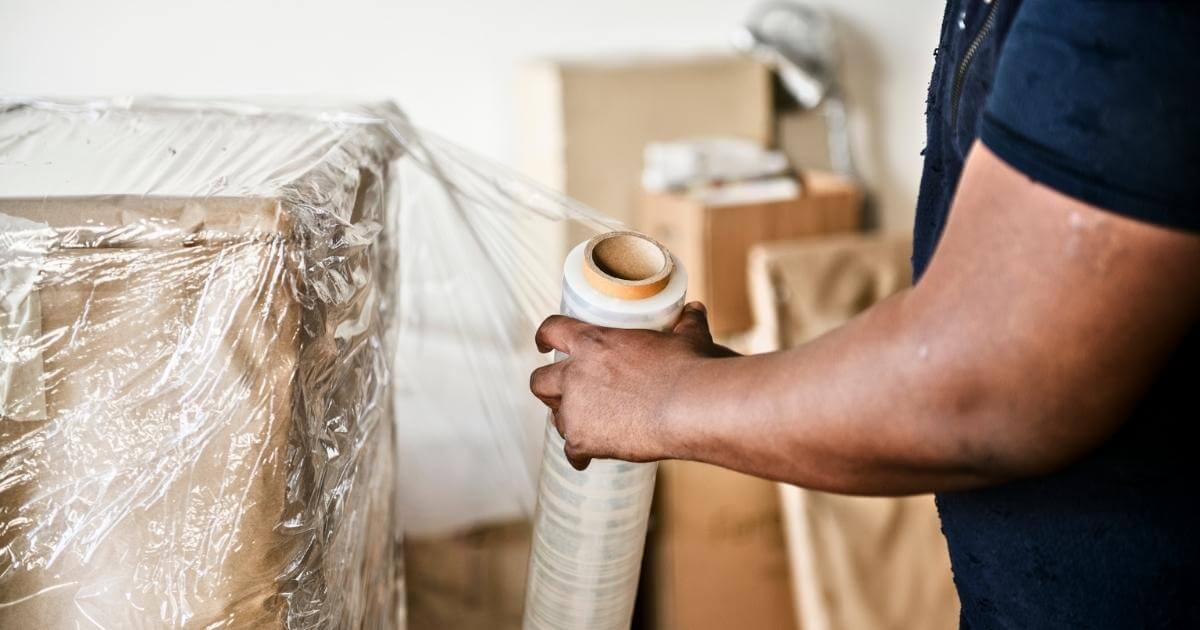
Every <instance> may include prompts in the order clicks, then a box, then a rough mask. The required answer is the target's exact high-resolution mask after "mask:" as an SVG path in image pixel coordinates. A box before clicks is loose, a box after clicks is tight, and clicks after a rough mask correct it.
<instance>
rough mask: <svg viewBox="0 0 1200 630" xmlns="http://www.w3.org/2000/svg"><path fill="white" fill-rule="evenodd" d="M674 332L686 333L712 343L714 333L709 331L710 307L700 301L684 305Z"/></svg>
mask: <svg viewBox="0 0 1200 630" xmlns="http://www.w3.org/2000/svg"><path fill="white" fill-rule="evenodd" d="M672 332H674V333H675V334H678V335H686V336H688V337H691V338H693V339H695V340H696V341H701V342H705V343H712V334H710V333H709V332H708V309H706V308H704V305H703V304H701V303H700V302H688V303H687V304H685V305H684V307H683V313H682V314H681V315H680V316H679V322H678V323H677V324H675V328H674V329H672Z"/></svg>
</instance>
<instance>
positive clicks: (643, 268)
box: [524, 232, 687, 630]
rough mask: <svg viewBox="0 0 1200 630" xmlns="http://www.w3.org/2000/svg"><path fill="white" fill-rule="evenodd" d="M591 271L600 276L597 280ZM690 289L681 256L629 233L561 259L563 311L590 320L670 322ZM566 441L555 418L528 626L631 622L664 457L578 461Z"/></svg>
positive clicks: (616, 324) (553, 628) (610, 629)
mask: <svg viewBox="0 0 1200 630" xmlns="http://www.w3.org/2000/svg"><path fill="white" fill-rule="evenodd" d="M651 244H653V246H651ZM605 245H611V247H609V249H610V250H611V251H610V252H609V253H610V255H611V257H612V258H614V259H616V264H615V265H614V264H612V263H611V262H609V263H608V264H606V262H605V261H604V260H603V259H604V254H603V253H602V252H601V251H600V250H601V248H603V247H604V246H605ZM593 250H595V251H593ZM592 261H595V262H592ZM589 262H591V265H590V266H589ZM615 266H619V267H621V268H622V271H621V272H616V271H614V267H615ZM589 269H590V270H593V271H590V272H589V271H587V270H589ZM592 273H595V274H603V277H602V279H600V280H593V279H592V278H593V276H591V274H592ZM659 276H661V277H659ZM686 292H687V272H686V271H685V270H684V268H683V266H682V265H681V264H680V263H679V261H678V260H676V259H675V258H674V256H673V255H672V254H670V253H669V252H667V250H666V249H665V248H663V247H662V246H661V245H658V244H657V243H654V242H653V241H651V240H650V239H648V238H646V237H644V236H641V235H638V234H635V233H632V232H615V233H611V234H606V235H603V236H600V237H597V238H596V239H594V240H592V241H591V242H588V243H580V244H579V245H577V246H576V247H575V248H574V249H572V250H571V253H570V254H569V255H568V256H567V258H566V261H565V262H564V263H563V289H562V293H563V298H562V313H563V314H564V315H569V316H571V317H574V318H576V319H580V320H582V321H585V322H588V323H592V324H597V325H601V326H610V327H613V328H646V329H651V330H669V329H670V328H671V327H672V326H674V325H675V322H676V321H677V320H678V319H679V314H680V312H681V311H682V309H683V300H684V295H685V293H686ZM556 358H557V359H562V358H563V356H561V355H559V356H557V357H556ZM564 445H565V442H564V440H563V438H562V436H560V435H559V434H558V431H557V430H556V429H555V428H554V426H553V425H552V424H551V423H549V422H548V423H547V427H546V438H545V450H544V453H543V459H542V472H541V479H540V483H539V491H538V505H537V511H536V515H535V518H534V530H533V546H532V551H531V553H530V559H529V576H528V581H527V587H526V588H527V590H526V593H525V621H524V628H525V630H568V629H571V628H591V629H595V630H620V629H621V628H628V627H629V623H630V619H631V617H632V615H633V604H634V598H635V596H636V595H637V583H638V576H639V574H640V573H641V566H642V551H643V548H644V547H645V543H646V525H647V523H648V521H649V518H650V502H651V500H652V499H653V496H654V478H655V475H656V473H657V471H658V464H657V463H653V462H652V463H631V462H623V461H619V460H612V459H604V460H596V461H593V462H592V463H591V465H590V466H589V467H588V468H587V469H586V470H575V469H574V468H573V467H572V466H571V464H570V463H569V462H568V461H567V458H566V455H565V454H564V452H563V448H564Z"/></svg>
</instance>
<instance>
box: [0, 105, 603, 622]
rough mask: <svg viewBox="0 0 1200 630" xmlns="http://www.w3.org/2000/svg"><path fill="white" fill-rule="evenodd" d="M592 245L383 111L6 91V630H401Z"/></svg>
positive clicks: (507, 497) (489, 509)
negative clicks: (570, 245)
mask: <svg viewBox="0 0 1200 630" xmlns="http://www.w3.org/2000/svg"><path fill="white" fill-rule="evenodd" d="M570 224H573V225H570ZM613 227H617V226H616V225H615V224H614V223H613V222H611V221H608V220H606V219H604V218H603V217H601V216H599V215H597V214H595V213H594V212H592V211H591V210H589V209H587V208H585V207H583V206H580V205H579V204H576V203H574V202H572V201H570V200H568V199H566V198H563V197H561V196H558V195H556V194H553V193H550V192H547V191H546V190H544V189H542V188H540V187H538V186H536V185H533V184H531V183H529V182H527V181H525V180H524V179H522V178H521V177H519V176H517V175H515V174H513V173H511V172H508V171H506V170H504V169H502V168H500V167H497V166H495V165H493V164H490V163H487V162H486V161H483V160H481V159H479V158H477V157H475V156H473V155H472V154H470V153H469V152H466V151H464V150H462V149H459V148H458V147H456V146H454V145H452V144H450V143H447V142H445V141H442V140H441V139H439V138H437V137H436V136H433V135H431V134H428V133H424V132H421V131H418V130H416V129H414V128H413V127H412V126H411V125H410V124H409V123H408V121H407V120H406V119H405V118H404V116H403V115H402V114H401V113H400V112H399V110H397V109H396V108H395V107H394V106H390V105H380V106H342V105H330V106H324V105H321V106H311V105H309V106H302V107H298V106H295V105H291V104H282V105H261V104H256V105H248V104H241V103H218V102H182V101H167V100H132V99H131V100H115V101H113V100H110V101H93V102H76V103H66V102H48V101H35V100H8V101H3V100H0V549H2V550H3V554H2V555H0V627H5V628H7V627H48V628H52V627H106V628H110V627H212V628H216V627H272V626H274V627H288V628H317V627H372V628H374V627H396V626H398V625H402V617H403V610H402V609H403V604H402V599H403V597H402V590H403V582H402V575H401V573H402V571H401V566H402V563H401V561H400V560H401V559H400V558H399V548H400V547H399V544H398V542H399V536H400V530H401V526H403V529H404V531H406V532H415V533H418V534H446V533H453V532H456V531H462V530H464V529H467V528H470V527H474V526H477V525H480V524H486V523H492V522H505V521H511V520H513V519H527V518H529V517H530V516H531V515H532V511H533V505H534V495H535V491H536V483H537V470H538V466H539V463H540V460H541V458H540V454H541V448H542V444H543V431H544V429H545V424H544V409H543V408H542V407H541V406H540V403H538V402H537V401H536V399H534V398H533V397H532V396H531V395H530V394H529V393H528V389H527V385H528V375H529V372H530V370H532V369H533V368H534V367H536V366H537V365H539V364H542V363H544V362H545V361H546V360H547V358H546V357H545V356H543V355H539V354H538V353H537V352H536V349H535V347H534V344H533V343H532V335H533V331H534V330H535V328H536V326H537V324H538V323H540V321H541V320H542V319H543V318H544V317H545V316H546V315H547V314H549V313H552V312H555V311H557V310H558V298H559V282H560V278H561V276H560V273H559V271H560V269H561V264H562V260H563V256H564V255H565V254H566V251H567V243H566V242H565V235H566V234H567V233H568V228H569V229H570V231H571V232H572V233H575V234H578V233H580V232H581V230H580V228H583V230H582V231H583V232H585V233H586V232H588V231H592V232H595V231H599V230H603V229H611V228H613Z"/></svg>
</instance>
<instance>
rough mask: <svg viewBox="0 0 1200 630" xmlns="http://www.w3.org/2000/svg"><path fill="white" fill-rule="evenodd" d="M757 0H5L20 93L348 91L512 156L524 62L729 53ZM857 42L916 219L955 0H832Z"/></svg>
mask: <svg viewBox="0 0 1200 630" xmlns="http://www.w3.org/2000/svg"><path fill="white" fill-rule="evenodd" d="M752 4H753V2H752V1H751V0H658V1H654V0H587V1H580V0H576V1H570V0H558V1H554V0H436V1H432V0H431V1H426V2H413V1H408V2H384V1H382V0H291V1H285V0H238V1H235V0H209V1H184V0H124V1H122V0H115V1H109V2H96V1H88V0H76V1H67V0H0V91H3V92H4V93H8V94H39V95H101V94H127V93H133V94H139V93H161V94H172V95H188V96H204V95H220V96H225V95H234V96H240V95H277V94H295V93H301V94H336V95H350V96H363V97H378V96H387V97H391V98H394V99H396V100H398V101H399V102H400V104H401V106H402V107H404V108H405V109H406V110H407V111H408V112H409V114H410V115H411V116H412V117H413V118H414V119H415V120H416V121H417V122H418V124H421V125H423V126H425V127H428V128H430V129H433V130H435V131H438V132H440V133H442V134H443V135H446V136H448V137H450V138H452V139H455V140H457V141H459V142H461V143H462V144H465V145H467V146H470V147H472V148H474V149H476V150H478V151H481V152H483V153H485V154H488V155H490V156H492V157H494V158H498V159H500V160H502V161H506V162H511V161H513V156H514V155H515V143H516V142H517V141H518V139H517V138H515V137H514V135H513V131H512V129H513V125H512V121H513V120H514V112H513V109H512V103H513V97H512V79H513V69H514V67H515V65H516V64H517V63H518V62H519V61H521V60H523V59H528V58H532V57H537V56H547V55H581V54H603V53H627V52H658V51H661V52H679V51H687V50H697V49H703V50H714V49H715V50H721V49H723V48H724V46H725V45H726V42H727V41H728V35H729V33H730V31H731V30H732V28H733V27H734V25H736V24H738V23H740V21H741V20H742V18H743V17H744V16H745V15H746V13H747V12H748V11H749V8H750V7H751V6H752ZM813 4H820V5H825V6H827V7H829V9H830V10H831V12H832V13H833V14H834V16H835V18H837V19H838V22H839V24H840V25H841V26H843V27H844V31H845V38H844V46H843V55H844V57H845V62H846V80H847V82H848V84H849V86H850V98H851V99H852V105H853V106H854V107H855V110H854V114H853V116H854V120H855V123H857V124H858V125H859V131H858V134H857V137H856V138H855V140H856V144H857V145H858V149H859V155H860V161H861V162H862V167H863V170H864V174H865V175H866V176H867V177H868V180H869V181H870V182H871V183H872V184H873V185H874V186H875V187H876V188H877V189H879V191H880V196H881V198H882V199H883V200H884V205H885V211H884V216H885V227H888V228H889V229H897V230H899V229H908V225H907V224H908V223H909V222H910V221H911V212H912V209H911V206H912V201H913V199H914V198H915V195H916V189H917V178H918V175H919V172H920V161H919V158H918V155H917V154H918V151H919V150H920V148H921V145H922V142H923V138H924V128H923V114H922V112H923V110H924V99H925V88H926V85H927V83H928V79H929V72H930V68H931V65H932V60H933V55H932V51H933V49H934V46H935V43H936V36H937V29H938V22H939V20H940V18H941V12H942V2H941V0H840V1H839V0H820V1H818V2H813Z"/></svg>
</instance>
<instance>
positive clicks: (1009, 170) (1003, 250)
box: [911, 143, 1200, 475]
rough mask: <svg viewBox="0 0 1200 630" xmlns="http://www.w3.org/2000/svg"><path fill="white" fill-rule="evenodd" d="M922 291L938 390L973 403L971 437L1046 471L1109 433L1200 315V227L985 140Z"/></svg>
mask: <svg viewBox="0 0 1200 630" xmlns="http://www.w3.org/2000/svg"><path fill="white" fill-rule="evenodd" d="M911 299H912V301H913V303H914V304H916V305H917V306H916V309H915V313H916V316H917V317H918V318H919V320H920V321H921V322H922V324H923V325H922V326H921V327H920V329H921V330H924V331H926V332H925V334H924V338H925V339H927V340H928V347H927V348H926V349H925V350H923V352H926V353H928V355H927V356H928V357H930V358H931V359H933V360H934V361H935V364H936V365H938V368H939V370H941V378H939V379H938V380H939V384H938V385H935V386H942V387H946V388H947V390H948V391H950V392H952V395H953V396H956V397H957V398H959V399H960V400H962V401H963V403H962V405H964V406H973V407H975V409H961V410H960V411H962V412H964V413H961V414H959V415H960V416H961V417H963V418H970V419H971V420H970V421H969V423H968V424H967V425H960V426H958V427H956V428H957V429H961V431H962V434H961V435H962V436H963V437H962V440H961V441H962V442H963V443H964V444H965V445H966V446H967V447H968V448H969V449H970V450H973V451H975V452H977V453H978V454H980V455H981V456H983V458H984V459H987V460H990V461H993V462H995V463H996V467H997V468H999V469H1000V470H1001V472H1004V471H1007V474H1011V475H1025V474H1038V473H1044V472H1048V471H1050V470H1054V469H1056V468H1058V467H1060V466H1062V465H1065V464H1067V463H1069V462H1070V461H1073V460H1074V459H1076V458H1078V457H1080V456H1082V455H1083V454H1084V453H1086V452H1087V451H1089V450H1091V449H1092V448H1095V447H1096V446H1097V445H1099V444H1100V443H1101V442H1103V441H1104V440H1105V439H1106V438H1107V437H1108V436H1110V435H1111V434H1112V433H1113V432H1114V431H1115V430H1116V429H1117V428H1118V427H1119V426H1120V424H1121V423H1122V422H1123V421H1124V420H1125V419H1126V418H1127V416H1128V413H1129V410H1130V408H1131V406H1132V405H1133V404H1134V403H1135V402H1136V401H1137V400H1138V398H1139V397H1140V396H1141V395H1142V393H1143V392H1144V391H1145V390H1146V388H1147V387H1148V386H1149V384H1150V383H1151V382H1152V380H1153V378H1154V376H1155V375H1156V373H1157V372H1158V370H1159V369H1160V368H1161V367H1162V365H1163V364H1164V363H1165V361H1166V360H1167V357H1168V356H1169V355H1170V353H1171V351H1172V350H1173V349H1174V348H1175V347H1176V346H1177V345H1178V344H1179V342H1180V341H1181V340H1182V339H1183V338H1184V336H1185V335H1186V334H1187V332H1188V331H1189V330H1190V329H1191V328H1192V327H1193V326H1194V325H1195V322H1196V320H1197V316H1198V315H1200V235H1198V234H1195V233H1191V232H1188V231H1184V230H1178V229H1171V228H1164V227H1161V226H1157V225H1153V224H1151V223H1147V222H1144V221H1140V220H1136V219H1131V218H1128V217H1125V216H1121V215H1120V214H1117V213H1113V212H1110V211H1109V210H1107V209H1103V208H1100V207H1097V206H1094V205H1092V204H1088V203H1085V202H1082V201H1080V200H1078V199H1075V198H1072V197H1069V196H1067V195H1064V194H1063V193H1060V192H1058V191H1056V190H1054V189H1051V188H1049V187H1047V186H1044V185H1041V184H1039V183H1037V182H1035V181H1033V180H1031V179H1029V178H1028V177H1027V176H1025V175H1024V174H1022V173H1020V172H1019V171H1017V170H1015V169H1014V168H1013V167H1012V166H1010V165H1009V164H1007V163H1005V162H1004V161H1002V160H1001V159H999V158H998V157H997V156H996V155H995V154H993V153H992V152H991V151H989V150H988V148H987V147H985V146H982V145H980V144H978V143H977V144H976V145H975V147H974V149H973V150H972V151H971V153H970V155H969V156H968V158H967V163H966V166H965V168H964V171H963V177H962V180H961V182H960V184H959V188H958V193H957V195H956V197H955V200H954V204H953V208H952V210H951V214H950V220H949V223H948V225H947V227H946V231H945V233H944V234H943V236H942V240H941V243H940V244H939V246H938V250H937V253H936V254H935V255H934V257H933V260H932V261H931V263H930V266H929V269H928V271H927V272H926V274H925V276H924V277H923V278H922V280H921V282H920V283H919V284H918V285H917V286H916V288H915V289H914V291H913V294H912V296H911ZM947 357H948V358H949V359H948V361H949V362H947V360H946V358H947ZM939 359H940V360H939ZM980 409H981V410H983V411H982V412H980V411H979V410H980ZM970 423H974V424H973V425H972V424H970ZM972 440H978V442H976V443H972Z"/></svg>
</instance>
